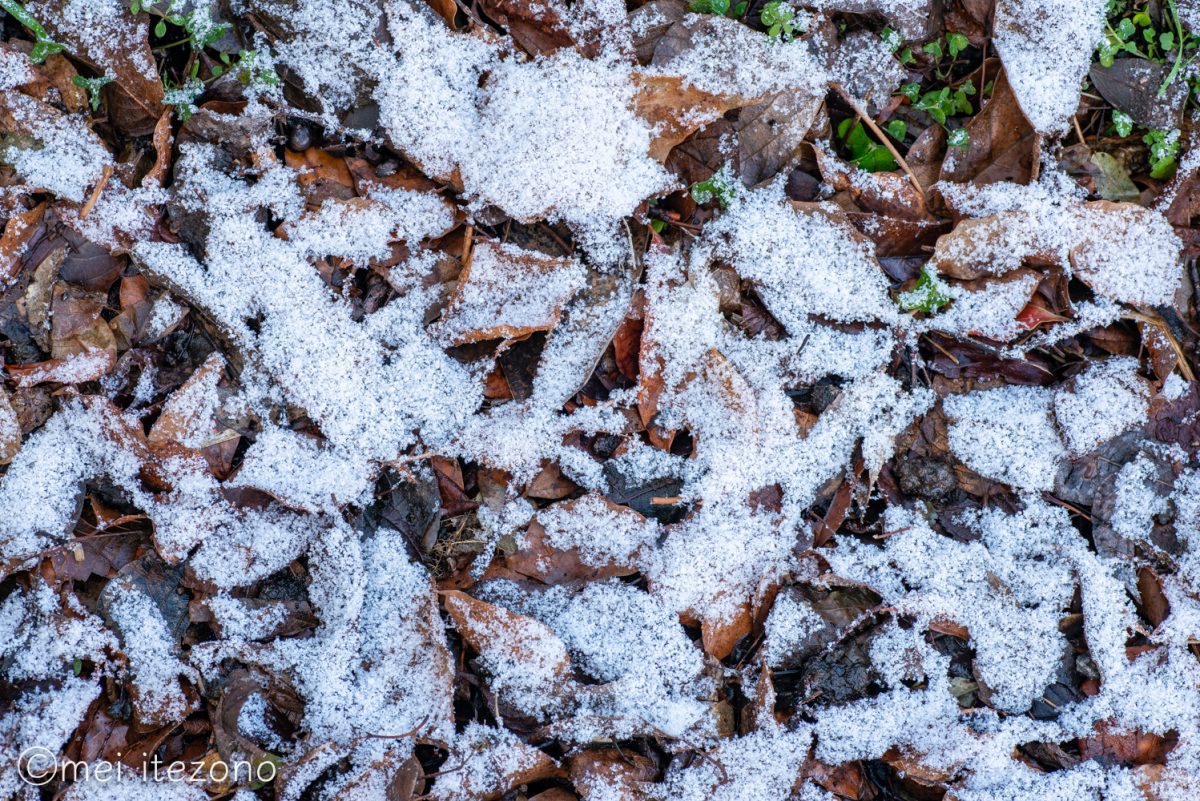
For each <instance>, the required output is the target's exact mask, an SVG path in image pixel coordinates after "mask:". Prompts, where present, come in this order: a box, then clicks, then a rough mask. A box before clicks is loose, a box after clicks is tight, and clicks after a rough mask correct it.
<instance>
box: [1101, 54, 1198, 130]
mask: <svg viewBox="0 0 1200 801" xmlns="http://www.w3.org/2000/svg"><path fill="white" fill-rule="evenodd" d="M1169 70H1170V65H1169V64H1156V63H1155V62H1153V61H1148V60H1147V59H1144V58H1119V59H1117V60H1116V61H1114V62H1113V63H1112V66H1111V67H1105V66H1104V65H1103V64H1100V63H1096V64H1093V65H1092V68H1091V70H1089V71H1088V78H1090V79H1091V82H1092V85H1093V86H1094V87H1096V91H1097V92H1099V93H1100V96H1101V97H1103V98H1104V99H1105V100H1107V101H1108V102H1109V103H1111V104H1112V105H1113V106H1114V107H1115V108H1117V109H1119V110H1121V111H1123V112H1125V113H1126V114H1128V115H1129V116H1130V117H1131V118H1132V119H1133V121H1134V123H1135V124H1137V125H1141V126H1143V127H1145V128H1158V129H1160V130H1167V131H1169V130H1171V129H1172V128H1177V127H1178V126H1179V120H1180V115H1181V114H1182V113H1183V104H1184V103H1185V102H1186V101H1187V95H1188V88H1187V83H1186V82H1184V81H1171V82H1170V83H1169V84H1167V83H1166V80H1167V73H1168V71H1169ZM1164 85H1165V91H1164V92H1163V93H1162V94H1161V95H1160V94H1159V87H1162V86H1164Z"/></svg>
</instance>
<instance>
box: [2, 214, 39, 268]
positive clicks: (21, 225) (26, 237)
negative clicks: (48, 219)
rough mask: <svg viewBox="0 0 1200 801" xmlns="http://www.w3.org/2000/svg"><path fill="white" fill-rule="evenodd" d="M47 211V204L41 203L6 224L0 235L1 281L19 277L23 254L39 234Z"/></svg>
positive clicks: (15, 216) (10, 219)
mask: <svg viewBox="0 0 1200 801" xmlns="http://www.w3.org/2000/svg"><path fill="white" fill-rule="evenodd" d="M45 211H46V204H45V203H39V204H37V205H36V206H34V207H33V208H32V209H30V210H29V211H24V212H19V213H17V214H14V215H12V216H11V217H9V218H8V222H7V223H5V224H4V235H3V236H0V282H5V281H11V280H12V279H14V278H16V277H17V273H18V272H20V269H21V256H22V255H23V254H24V253H25V248H26V247H27V246H28V245H29V243H30V242H31V241H33V238H34V237H35V236H36V235H37V232H38V228H39V226H40V223H41V221H42V215H43V214H44V213H45Z"/></svg>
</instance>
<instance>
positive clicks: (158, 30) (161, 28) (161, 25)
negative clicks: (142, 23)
mask: <svg viewBox="0 0 1200 801" xmlns="http://www.w3.org/2000/svg"><path fill="white" fill-rule="evenodd" d="M154 35H155V36H157V37H158V38H159V39H161V38H163V37H164V36H166V35H167V21H166V20H161V19H160V20H159V21H158V24H157V25H155V26H154Z"/></svg>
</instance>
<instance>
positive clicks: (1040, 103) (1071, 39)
mask: <svg viewBox="0 0 1200 801" xmlns="http://www.w3.org/2000/svg"><path fill="white" fill-rule="evenodd" d="M1107 7H1108V5H1107V3H1106V2H1105V0H1083V1H1082V2H1080V0H1000V2H999V3H997V4H996V22H995V40H994V41H995V44H996V51H997V52H998V53H999V54H1000V58H1001V60H1002V61H1003V62H1004V68H1005V72H1006V73H1007V75H1008V80H1009V83H1010V84H1011V85H1012V88H1013V92H1014V93H1015V94H1016V96H1017V101H1018V102H1019V103H1020V104H1021V109H1022V110H1023V111H1024V112H1025V116H1026V117H1027V118H1028V119H1029V121H1030V122H1031V123H1032V124H1033V127H1034V129H1036V130H1037V131H1038V133H1041V134H1044V135H1045V134H1055V133H1059V132H1062V131H1064V130H1065V129H1066V128H1067V126H1068V125H1069V124H1070V119H1071V116H1072V115H1073V114H1074V113H1075V107H1076V106H1077V105H1078V103H1079V85H1080V83H1082V81H1083V79H1084V77H1085V76H1086V75H1087V71H1088V66H1089V65H1090V63H1091V56H1092V50H1093V49H1095V46H1096V43H1097V42H1099V41H1100V38H1101V35H1102V34H1103V31H1104V21H1105V11H1106V9H1107Z"/></svg>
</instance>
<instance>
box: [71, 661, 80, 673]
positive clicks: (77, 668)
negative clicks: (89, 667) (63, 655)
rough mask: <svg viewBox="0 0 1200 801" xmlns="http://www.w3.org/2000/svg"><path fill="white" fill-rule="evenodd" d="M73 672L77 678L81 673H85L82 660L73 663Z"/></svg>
mask: <svg viewBox="0 0 1200 801" xmlns="http://www.w3.org/2000/svg"><path fill="white" fill-rule="evenodd" d="M71 672H72V673H74V674H75V675H76V676H78V675H79V674H80V673H82V672H83V660H82V659H76V660H75V661H74V662H72V663H71Z"/></svg>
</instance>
